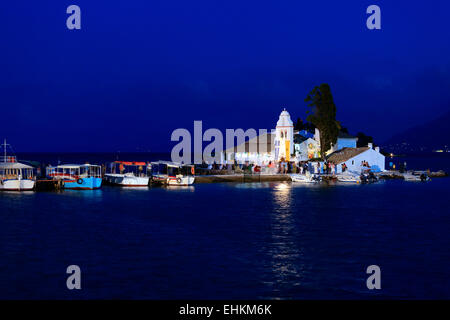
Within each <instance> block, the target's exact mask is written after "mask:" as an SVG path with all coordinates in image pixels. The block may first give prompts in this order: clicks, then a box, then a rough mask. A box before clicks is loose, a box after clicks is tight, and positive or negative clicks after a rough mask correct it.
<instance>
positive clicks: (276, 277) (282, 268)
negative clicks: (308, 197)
mask: <svg viewBox="0 0 450 320" xmlns="http://www.w3.org/2000/svg"><path fill="white" fill-rule="evenodd" d="M272 190H273V191H272V196H273V200H274V201H273V209H272V214H271V215H270V217H271V219H270V220H271V232H272V233H271V243H270V246H269V247H268V248H267V250H266V254H267V255H268V256H269V261H270V264H271V270H272V275H271V276H270V278H271V279H272V281H267V282H266V284H268V285H269V286H270V287H271V288H270V289H271V290H270V291H272V292H273V293H274V294H275V296H271V297H270V298H282V296H278V295H277V294H282V292H285V291H286V290H289V288H292V287H297V286H300V285H301V282H302V273H303V269H304V265H303V263H299V260H300V259H301V256H302V254H303V248H302V247H301V246H299V243H298V241H297V240H296V239H297V237H296V234H297V230H296V228H295V221H294V220H295V219H294V213H295V211H294V210H293V201H294V199H293V192H292V191H293V184H292V183H279V184H277V185H275V186H274V188H273V189H272Z"/></svg>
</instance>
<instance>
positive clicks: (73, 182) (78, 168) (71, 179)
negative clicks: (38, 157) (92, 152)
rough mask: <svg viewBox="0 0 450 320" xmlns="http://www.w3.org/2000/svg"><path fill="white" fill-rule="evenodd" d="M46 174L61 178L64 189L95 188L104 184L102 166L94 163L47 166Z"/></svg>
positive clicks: (51, 177)
mask: <svg viewBox="0 0 450 320" xmlns="http://www.w3.org/2000/svg"><path fill="white" fill-rule="evenodd" d="M46 175H47V177H48V178H50V179H53V180H59V181H61V183H62V188H63V189H73V190H95V189H100V188H101V186H102V168H101V167H100V166H97V165H92V164H64V165H58V166H55V167H53V166H50V167H47V170H46Z"/></svg>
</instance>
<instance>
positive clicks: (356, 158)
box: [327, 143, 385, 173]
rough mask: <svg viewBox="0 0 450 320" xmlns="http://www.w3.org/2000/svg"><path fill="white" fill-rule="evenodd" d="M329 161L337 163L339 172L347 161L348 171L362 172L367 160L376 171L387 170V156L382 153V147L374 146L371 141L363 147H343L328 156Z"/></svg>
mask: <svg viewBox="0 0 450 320" xmlns="http://www.w3.org/2000/svg"><path fill="white" fill-rule="evenodd" d="M327 161H328V162H333V163H334V164H336V165H337V173H341V172H342V164H344V163H345V165H346V166H347V170H348V171H352V172H356V173H360V172H361V170H362V163H363V162H366V163H368V164H369V167H370V168H371V169H372V171H374V172H380V171H384V170H385V156H384V155H383V154H381V153H380V148H379V147H376V148H375V149H374V148H373V145H372V144H371V143H369V145H368V146H367V147H361V148H347V147H345V148H343V149H340V150H338V151H335V152H333V153H331V154H330V155H329V156H328V157H327Z"/></svg>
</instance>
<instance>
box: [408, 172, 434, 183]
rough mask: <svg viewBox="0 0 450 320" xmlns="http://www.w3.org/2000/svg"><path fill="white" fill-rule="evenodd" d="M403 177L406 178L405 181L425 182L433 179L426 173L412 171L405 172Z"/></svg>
mask: <svg viewBox="0 0 450 320" xmlns="http://www.w3.org/2000/svg"><path fill="white" fill-rule="evenodd" d="M403 178H404V179H405V181H409V182H425V181H429V180H431V179H430V177H429V176H428V175H427V174H426V173H421V174H419V175H416V174H412V173H404V174H403Z"/></svg>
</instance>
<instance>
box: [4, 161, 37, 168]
mask: <svg viewBox="0 0 450 320" xmlns="http://www.w3.org/2000/svg"><path fill="white" fill-rule="evenodd" d="M0 169H33V167H32V166H28V165H26V164H23V163H20V162H0Z"/></svg>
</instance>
